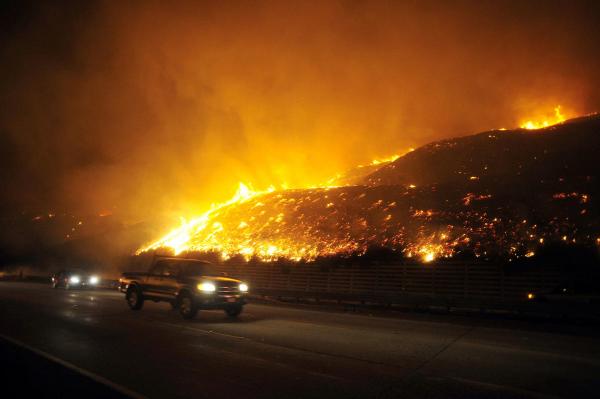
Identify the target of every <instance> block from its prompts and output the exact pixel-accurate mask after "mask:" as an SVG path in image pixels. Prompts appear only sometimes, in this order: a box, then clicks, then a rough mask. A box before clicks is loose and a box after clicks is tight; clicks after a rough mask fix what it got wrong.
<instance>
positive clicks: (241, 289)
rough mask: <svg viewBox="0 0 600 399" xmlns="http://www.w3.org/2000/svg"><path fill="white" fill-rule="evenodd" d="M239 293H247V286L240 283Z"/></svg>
mask: <svg viewBox="0 0 600 399" xmlns="http://www.w3.org/2000/svg"><path fill="white" fill-rule="evenodd" d="M240 292H248V284H246V283H241V284H240Z"/></svg>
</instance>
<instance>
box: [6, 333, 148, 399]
mask: <svg viewBox="0 0 600 399" xmlns="http://www.w3.org/2000/svg"><path fill="white" fill-rule="evenodd" d="M0 339H4V340H5V341H8V342H10V343H12V344H13V345H16V346H20V347H21V348H24V349H27V350H29V351H31V352H33V353H35V354H36V355H38V356H41V357H43V358H45V359H47V360H50V361H52V362H55V363H58V364H60V365H61V366H63V367H66V368H68V369H70V370H72V371H75V372H76V373H79V374H81V375H84V376H86V377H88V378H90V379H92V380H93V381H95V382H97V383H99V384H102V385H105V386H108V387H110V388H112V389H114V390H115V391H117V392H119V393H121V394H123V395H125V396H129V397H131V398H135V399H147V397H146V396H144V395H142V394H140V393H138V392H135V391H132V390H131V389H129V388H126V387H124V386H122V385H119V384H117V383H116V382H112V381H110V380H108V379H106V378H104V377H102V376H100V375H98V374H95V373H92V372H91V371H88V370H85V369H82V368H81V367H78V366H76V365H74V364H73V363H69V362H67V361H66V360H62V359H59V358H58V357H56V356H53V355H51V354H49V353H47V352H44V351H42V350H40V349H36V348H34V347H33V346H30V345H27V344H26V343H24V342H21V341H19V340H17V339H15V338H12V337H8V336H6V335H4V334H0Z"/></svg>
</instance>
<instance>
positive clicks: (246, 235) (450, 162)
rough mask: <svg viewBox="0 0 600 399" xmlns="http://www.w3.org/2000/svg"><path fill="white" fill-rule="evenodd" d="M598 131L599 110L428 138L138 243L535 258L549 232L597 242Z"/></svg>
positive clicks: (237, 201) (251, 251)
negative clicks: (332, 180) (341, 174)
mask: <svg viewBox="0 0 600 399" xmlns="http://www.w3.org/2000/svg"><path fill="white" fill-rule="evenodd" d="M599 133H600V118H599V117H598V116H591V117H587V118H580V119H577V120H572V121H569V122H567V123H564V124H561V125H556V126H551V127H548V128H545V129H543V130H542V131H537V132H535V133H534V132H528V131H525V130H513V131H490V132H485V133H481V134H477V135H473V136H468V137H462V138H458V139H451V140H444V141H439V142H435V143H432V144H428V145H426V146H423V147H421V148H419V149H417V150H415V151H411V152H409V153H407V154H406V155H404V156H402V157H399V158H398V159H395V160H393V161H392V160H390V161H388V162H383V163H381V164H379V165H376V166H377V167H376V168H374V171H373V172H372V173H370V174H368V175H366V176H361V177H360V178H359V179H358V181H360V182H361V184H357V185H352V186H340V187H323V188H312V189H290V190H268V191H265V192H252V191H251V190H249V189H248V188H246V187H245V186H241V190H240V191H239V192H238V194H237V195H236V197H234V198H233V199H232V200H231V201H229V202H227V203H225V204H222V205H220V206H217V207H214V208H213V209H211V210H210V211H208V212H207V213H205V214H204V215H202V216H201V217H199V218H197V219H195V220H193V221H191V222H187V223H184V224H183V225H182V226H181V227H180V228H178V229H176V230H174V231H172V232H171V233H170V234H168V235H167V236H165V237H164V238H162V239H161V240H159V241H157V242H155V243H153V244H151V245H149V246H147V247H145V248H143V249H142V250H141V251H148V250H153V249H158V248H170V249H171V250H173V251H174V252H175V253H180V252H184V251H201V252H218V253H220V254H221V256H222V257H223V258H229V257H231V256H234V255H241V256H243V257H245V258H246V259H250V258H252V257H257V258H260V259H262V260H266V261H269V260H275V259H278V258H287V259H292V260H300V259H304V260H313V259H315V258H317V257H320V256H329V255H352V254H359V255H360V254H363V253H365V252H366V251H367V250H368V249H369V248H373V247H383V248H389V249H391V250H393V251H397V252H398V253H402V254H403V255H404V256H405V257H415V258H418V259H420V260H421V261H423V262H429V261H433V260H435V259H437V258H446V257H453V256H457V255H461V254H471V255H474V256H477V257H482V258H484V259H492V258H498V257H499V258H508V259H510V260H512V259H515V258H519V257H532V256H535V254H536V252H537V251H538V249H539V248H540V247H542V246H544V245H548V244H549V243H552V242H563V243H565V242H566V243H578V244H583V245H588V246H593V245H597V244H598V239H599V232H600V230H599V226H600V223H599V214H598V208H597V206H596V205H595V204H596V202H595V201H596V198H597V195H598V181H597V180H598V167H597V159H596V157H597V154H598V153H599V151H600V134H599ZM141 251H140V252H141Z"/></svg>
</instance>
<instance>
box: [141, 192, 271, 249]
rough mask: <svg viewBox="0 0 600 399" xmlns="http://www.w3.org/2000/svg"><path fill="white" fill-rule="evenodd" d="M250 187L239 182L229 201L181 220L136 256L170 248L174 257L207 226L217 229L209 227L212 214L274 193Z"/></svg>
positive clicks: (204, 247) (214, 226) (208, 247)
mask: <svg viewBox="0 0 600 399" xmlns="http://www.w3.org/2000/svg"><path fill="white" fill-rule="evenodd" d="M251 187H252V186H249V185H246V184H244V183H242V182H240V183H239V186H238V189H237V191H236V193H235V194H234V196H233V197H232V198H231V199H230V200H229V201H226V202H223V203H221V204H217V205H213V206H212V207H211V209H209V210H208V211H206V212H204V213H203V214H202V215H200V216H199V217H197V218H195V219H193V220H191V221H189V222H187V221H185V219H182V221H181V226H180V227H178V228H176V229H174V230H172V231H171V232H170V233H168V234H167V235H165V236H164V237H163V238H161V239H160V240H158V241H156V242H154V243H152V244H150V245H148V246H147V247H145V248H142V249H140V250H138V251H137V254H140V253H142V252H146V251H151V250H154V249H158V248H171V249H173V252H174V253H175V255H177V254H180V253H181V252H183V251H185V250H188V249H190V247H191V246H190V242H191V240H192V238H193V237H194V236H196V235H198V234H200V233H202V232H203V231H205V230H206V229H207V228H208V227H209V226H210V227H212V228H213V230H214V229H217V230H218V229H219V225H218V224H217V225H215V224H214V223H213V224H212V225H211V223H210V222H211V217H212V216H213V214H215V213H216V212H218V211H219V210H221V209H223V208H226V207H228V206H230V205H233V204H240V203H243V202H245V201H248V200H249V199H251V198H253V197H256V196H259V195H262V194H266V193H270V192H273V191H275V187H273V186H271V187H269V188H268V189H267V190H265V191H255V190H253V189H252V188H251ZM198 249H200V248H198ZM202 249H204V250H211V249H213V248H211V247H210V246H209V245H208V244H206V245H205V246H203V248H202Z"/></svg>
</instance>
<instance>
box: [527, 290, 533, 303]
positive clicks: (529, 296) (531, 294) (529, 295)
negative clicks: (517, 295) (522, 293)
mask: <svg viewBox="0 0 600 399" xmlns="http://www.w3.org/2000/svg"><path fill="white" fill-rule="evenodd" d="M527 299H529V300H530V301H531V300H532V299H535V294H534V293H533V292H530V293H528V294H527Z"/></svg>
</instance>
